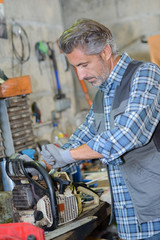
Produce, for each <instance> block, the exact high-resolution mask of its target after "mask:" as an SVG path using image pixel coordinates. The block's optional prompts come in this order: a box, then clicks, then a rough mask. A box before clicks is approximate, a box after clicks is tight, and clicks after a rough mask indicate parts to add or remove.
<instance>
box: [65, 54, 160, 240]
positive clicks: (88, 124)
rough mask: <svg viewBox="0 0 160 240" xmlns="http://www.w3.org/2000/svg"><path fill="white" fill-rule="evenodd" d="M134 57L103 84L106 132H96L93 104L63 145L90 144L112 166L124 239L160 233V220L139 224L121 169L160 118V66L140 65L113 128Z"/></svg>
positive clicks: (122, 62)
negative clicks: (118, 94)
mask: <svg viewBox="0 0 160 240" xmlns="http://www.w3.org/2000/svg"><path fill="white" fill-rule="evenodd" d="M131 60H132V59H131V58H130V57H129V56H128V55H127V54H126V53H124V54H123V55H122V57H121V59H120V60H119V62H118V63H117V64H116V66H115V67H114V69H113V71H112V72H111V74H110V76H109V78H108V80H107V82H106V83H105V84H103V85H101V86H100V89H101V90H103V91H104V113H105V118H106V121H105V128H106V131H105V132H102V133H100V134H98V135H96V134H95V132H94V128H93V125H94V119H95V116H94V111H93V106H91V109H90V111H89V113H88V115H87V116H86V120H85V122H84V123H83V124H82V125H81V126H80V127H79V128H78V129H77V130H76V131H75V132H74V134H73V135H72V136H71V138H70V140H69V142H68V143H67V144H65V145H64V146H63V148H70V149H73V148H76V147H78V146H80V145H82V144H85V143H87V145H88V146H89V147H90V148H92V149H93V150H94V151H96V152H99V153H101V154H102V155H103V156H104V158H102V159H100V160H101V161H102V162H103V164H108V165H109V171H110V178H111V186H112V191H113V198H114V208H115V216H116V222H117V227H118V232H119V236H120V237H121V238H122V239H127V240H130V239H135V240H137V239H144V238H147V237H150V236H152V235H154V234H157V233H159V232H160V219H155V220H154V221H149V222H146V223H142V224H139V222H138V220H137V217H136V216H135V212H134V207H133V203H132V201H131V197H130V194H129V192H128V190H127V187H126V185H125V182H124V180H123V178H122V175H121V172H120V169H119V165H120V164H121V163H122V160H121V158H120V156H121V155H122V154H124V153H125V152H127V151H129V150H131V149H133V148H135V147H141V146H143V145H145V144H146V143H148V141H149V140H150V138H151V136H152V134H153V132H154V130H155V127H156V126H157V123H158V122H159V120H160V83H159V81H160V69H159V68H158V67H157V66H156V65H155V64H153V63H146V64H145V65H143V66H140V68H139V70H138V71H137V72H136V74H135V76H134V79H133V86H132V90H131V93H130V98H129V101H128V106H127V108H126V111H125V114H123V115H119V116H118V117H117V118H116V119H115V128H114V129H113V130H110V111H111V105H112V101H113V97H114V93H115V89H116V86H117V85H119V84H120V82H121V80H122V77H123V74H124V72H125V70H126V68H127V66H128V64H129V63H130V61H131ZM72 167H73V165H72ZM148 207H149V206H148Z"/></svg>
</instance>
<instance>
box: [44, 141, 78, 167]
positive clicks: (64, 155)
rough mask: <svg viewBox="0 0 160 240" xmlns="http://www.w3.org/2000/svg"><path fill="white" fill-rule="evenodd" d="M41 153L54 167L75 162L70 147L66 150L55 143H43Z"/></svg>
mask: <svg viewBox="0 0 160 240" xmlns="http://www.w3.org/2000/svg"><path fill="white" fill-rule="evenodd" d="M41 155H42V158H43V159H44V160H45V161H46V162H47V164H49V165H52V166H53V167H54V168H61V167H64V166H66V165H67V164H69V163H73V162H75V159H73V158H72V156H71V154H70V151H69V149H66V150H64V149H62V148H59V147H56V146H55V145H53V144H47V145H43V146H42V151H41Z"/></svg>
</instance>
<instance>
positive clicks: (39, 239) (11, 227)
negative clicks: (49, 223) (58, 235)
mask: <svg viewBox="0 0 160 240" xmlns="http://www.w3.org/2000/svg"><path fill="white" fill-rule="evenodd" d="M0 239H14V240H19V239H21V240H45V236H44V230H43V229H41V228H38V227H36V226H33V225H32V224H30V223H7V224H0Z"/></svg>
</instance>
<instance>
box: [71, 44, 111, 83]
mask: <svg viewBox="0 0 160 240" xmlns="http://www.w3.org/2000/svg"><path fill="white" fill-rule="evenodd" d="M66 56H67V59H68V61H69V62H70V64H71V65H72V66H74V67H75V68H76V70H77V74H78V77H79V79H80V80H83V79H84V80H87V81H88V82H89V83H91V84H92V85H93V86H96V87H97V86H100V85H102V84H103V83H104V82H106V80H107V79H108V77H109V74H110V67H109V64H108V62H107V61H105V60H104V59H103V58H102V56H101V54H100V55H86V54H85V53H84V51H83V50H82V49H81V48H75V49H74V50H73V51H72V52H71V53H69V54H67V55H66Z"/></svg>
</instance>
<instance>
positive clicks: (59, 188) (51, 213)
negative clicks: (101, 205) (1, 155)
mask: <svg viewBox="0 0 160 240" xmlns="http://www.w3.org/2000/svg"><path fill="white" fill-rule="evenodd" d="M28 168H34V169H36V170H37V171H38V174H39V176H41V179H39V178H38V179H35V178H34V177H31V176H30V174H29V173H28V172H29V171H28V172H27V169H28ZM6 172H7V174H8V176H9V177H10V178H11V179H12V181H13V182H14V184H15V186H14V188H13V190H12V199H11V205H12V206H11V207H12V215H13V221H14V222H28V223H31V224H33V225H35V226H37V227H41V228H43V229H44V231H53V230H54V229H56V228H57V226H60V225H62V224H65V223H68V222H70V221H72V220H74V219H76V218H77V217H78V213H79V210H78V202H77V198H76V195H75V194H73V193H72V190H71V182H70V180H69V178H67V177H65V178H64V177H63V178H62V177H53V176H51V175H50V174H49V173H48V172H47V170H46V169H45V168H44V167H43V166H42V165H41V164H39V163H38V162H35V161H30V162H25V161H23V160H22V159H8V161H7V163H6ZM63 175H64V174H63Z"/></svg>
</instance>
